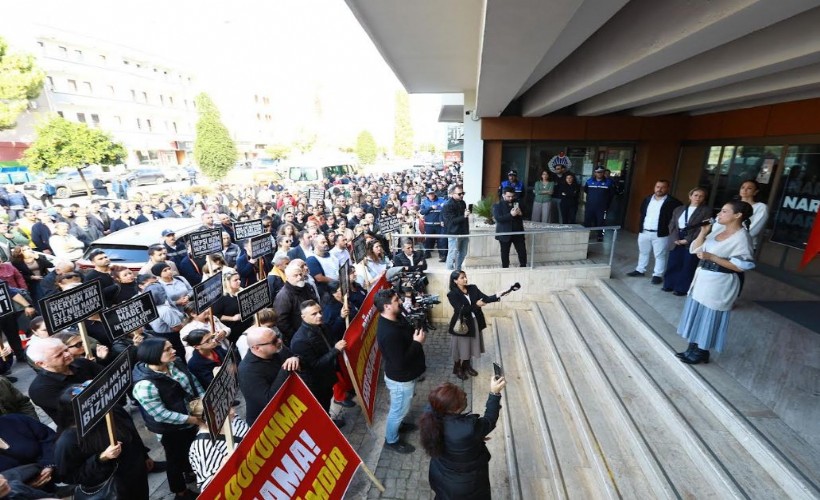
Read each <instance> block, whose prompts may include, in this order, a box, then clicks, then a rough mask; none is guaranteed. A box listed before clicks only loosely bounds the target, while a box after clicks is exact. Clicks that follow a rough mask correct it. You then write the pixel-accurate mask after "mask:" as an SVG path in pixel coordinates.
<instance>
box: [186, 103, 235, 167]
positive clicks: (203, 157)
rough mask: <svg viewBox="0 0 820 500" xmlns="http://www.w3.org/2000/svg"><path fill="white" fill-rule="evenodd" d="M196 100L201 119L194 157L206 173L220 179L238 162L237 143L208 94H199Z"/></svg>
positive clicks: (197, 128) (197, 125) (198, 123)
mask: <svg viewBox="0 0 820 500" xmlns="http://www.w3.org/2000/svg"><path fill="white" fill-rule="evenodd" d="M195 102H196V109H197V112H199V121H197V122H196V141H195V142H194V158H195V159H196V162H197V163H198V164H199V168H200V169H202V172H203V173H204V174H205V175H207V176H208V177H209V178H211V179H213V180H219V179H222V178H224V177H225V176H226V175H228V171H229V170H230V169H231V168H233V166H234V164H235V163H236V157H237V152H236V144H235V143H234V142H233V139H231V134H230V133H229V132H228V128H227V127H225V125H224V124H223V123H222V120H221V118H220V116H219V110H218V109H217V107H216V105H215V104H214V102H213V101H212V100H211V98H210V97H209V96H208V94H205V93H204V92H203V93H201V94H199V95H198V96H196V99H195Z"/></svg>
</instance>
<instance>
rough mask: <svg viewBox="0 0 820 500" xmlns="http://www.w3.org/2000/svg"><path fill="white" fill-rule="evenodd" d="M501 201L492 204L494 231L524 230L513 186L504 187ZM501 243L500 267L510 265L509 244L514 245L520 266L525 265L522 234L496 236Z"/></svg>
mask: <svg viewBox="0 0 820 500" xmlns="http://www.w3.org/2000/svg"><path fill="white" fill-rule="evenodd" d="M501 198H502V199H501V201H499V202H498V203H496V204H495V205H493V219H495V232H496V233H512V232H516V231H523V230H524V218H523V215H524V213H523V212H522V211H521V207H520V206H519V205H518V202H515V199H516V198H515V188H513V187H511V186H508V187H505V188H504V193H503V194H502V195H501ZM495 239H497V240H498V243H499V245H501V267H504V268H507V267H510V246H511V245H515V252H516V253H517V254H518V262H519V264H520V265H521V267H527V245H526V243H525V241H524V235H523V234H517V235H514V236H513V235H502V236H496V237H495Z"/></svg>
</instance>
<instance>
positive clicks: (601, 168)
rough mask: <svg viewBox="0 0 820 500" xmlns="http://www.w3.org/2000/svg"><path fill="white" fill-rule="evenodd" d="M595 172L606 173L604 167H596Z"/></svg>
mask: <svg viewBox="0 0 820 500" xmlns="http://www.w3.org/2000/svg"><path fill="white" fill-rule="evenodd" d="M595 171H596V172H606V169H605V168H604V167H602V166H600V165H598V168H596V169H595Z"/></svg>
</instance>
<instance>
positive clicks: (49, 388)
mask: <svg viewBox="0 0 820 500" xmlns="http://www.w3.org/2000/svg"><path fill="white" fill-rule="evenodd" d="M71 370H72V372H73V373H72V374H71V375H61V374H59V373H54V372H49V371H46V370H39V371H38V372H37V376H36V377H34V380H32V381H31V385H30V386H29V388H28V396H29V397H30V398H31V401H32V402H34V404H36V405H37V406H39V407H40V408H42V409H43V411H44V412H46V414H47V415H48V416H49V417H51V420H55V421H56V420H57V419H58V410H57V402H58V401H59V400H60V395H61V394H62V393H63V391H64V390H66V388H67V387H68V386H70V385H74V384H82V383H83V382H85V381H86V380H91V379H93V378H94V377H96V376H97V375H98V374H99V373H100V372H101V371H103V367H102V366H100V365H98V364H97V363H95V362H93V361H89V360H87V359H85V358H77V359H75V360H74V361H72V362H71Z"/></svg>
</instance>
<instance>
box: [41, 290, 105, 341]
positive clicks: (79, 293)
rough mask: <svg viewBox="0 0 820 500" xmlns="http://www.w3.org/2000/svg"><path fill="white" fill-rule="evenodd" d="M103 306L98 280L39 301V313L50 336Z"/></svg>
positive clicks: (94, 312) (96, 311)
mask: <svg viewBox="0 0 820 500" xmlns="http://www.w3.org/2000/svg"><path fill="white" fill-rule="evenodd" d="M103 306H104V304H103V297H102V286H101V285H100V280H98V279H96V280H94V281H91V282H89V283H83V284H82V285H79V286H76V287H74V288H72V289H70V290H66V291H64V292H60V293H58V294H55V295H49V296H48V297H46V298H44V299H41V300H40V311H41V312H42V313H43V318H44V319H45V320H46V328H47V329H48V331H49V333H52V334H54V333H57V332H59V331H60V330H62V329H64V328H68V327H69V326H71V325H73V324H76V323H79V322H80V321H82V320H84V319H86V318H87V317H89V316H91V315H92V314H96V313H98V312H100V311H102V310H103Z"/></svg>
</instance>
